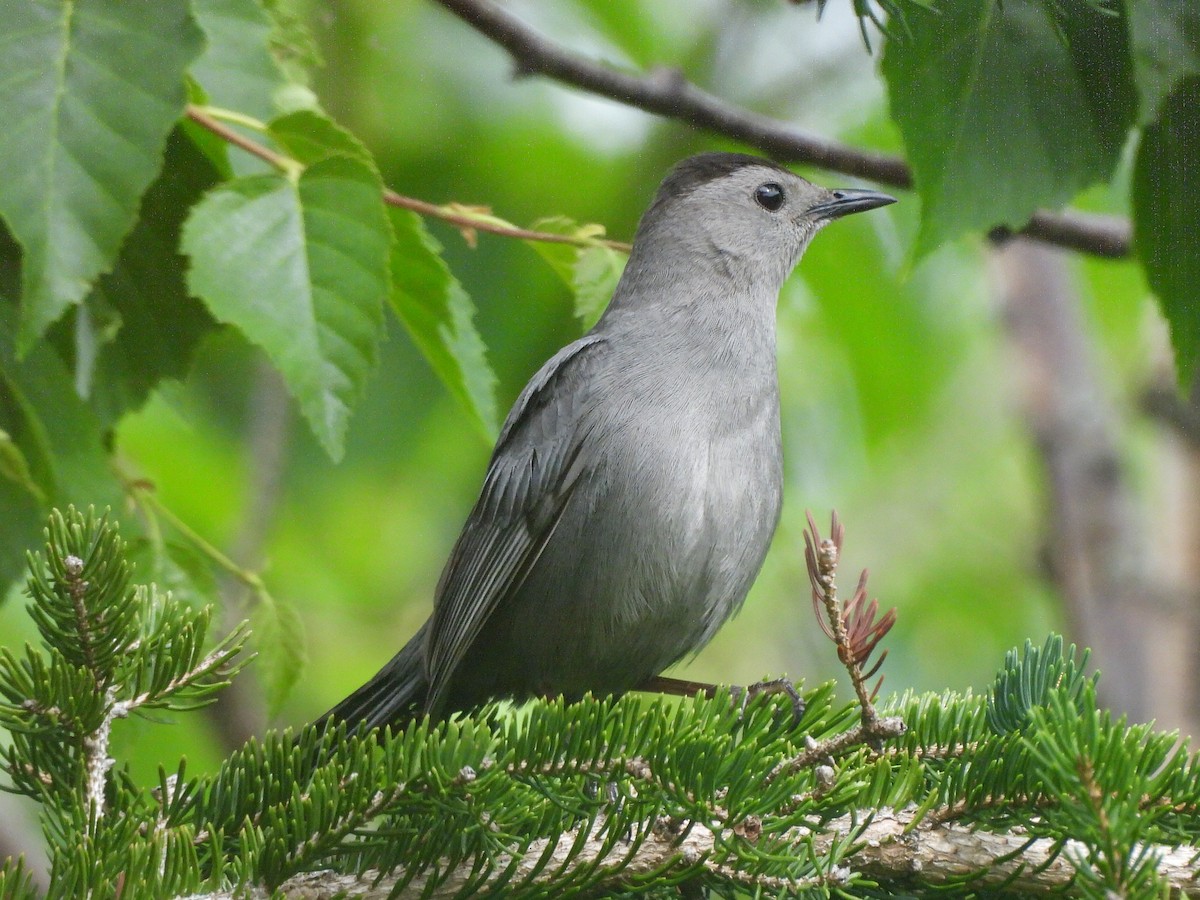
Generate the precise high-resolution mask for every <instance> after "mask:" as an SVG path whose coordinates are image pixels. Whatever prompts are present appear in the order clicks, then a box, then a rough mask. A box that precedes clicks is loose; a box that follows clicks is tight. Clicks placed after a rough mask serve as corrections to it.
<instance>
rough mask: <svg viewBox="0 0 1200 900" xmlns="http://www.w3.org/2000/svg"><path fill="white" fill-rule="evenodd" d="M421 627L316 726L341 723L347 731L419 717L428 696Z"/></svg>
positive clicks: (423, 627) (403, 721)
mask: <svg viewBox="0 0 1200 900" xmlns="http://www.w3.org/2000/svg"><path fill="white" fill-rule="evenodd" d="M425 627H426V626H422V627H421V630H420V631H418V632H417V633H416V634H415V635H413V637H412V639H411V640H409V642H408V643H407V644H405V645H404V648H403V649H402V650H401V651H400V652H399V653H397V654H396V655H395V656H393V657H392V658H391V660H390V661H389V662H388V663H387V665H385V666H384V667H383V668H382V669H380V670H379V671H378V672H376V673H375V675H374V676H373V677H372V678H371V680H370V681H368V682H367V683H366V684H364V685H363V686H362V687H360V688H359V689H358V690H356V691H355V692H354V693H353V694H351V695H350V696H349V697H347V698H346V699H345V700H343V701H342V702H341V703H339V704H338V705H337V706H335V707H333V709H331V710H329V712H327V713H325V715H323V716H321V717H320V718H319V719H318V720H317V723H316V724H318V725H331V724H335V723H337V722H345V723H346V726H347V728H348V729H349V730H351V731H356V730H359V729H362V730H364V731H366V730H370V729H372V728H379V727H382V726H384V725H392V726H399V725H403V724H404V723H405V722H407V721H408V720H409V719H412V718H415V717H416V716H419V715H421V713H423V712H424V710H425V699H426V697H427V696H428V694H429V682H428V681H426V680H425V665H424V646H425Z"/></svg>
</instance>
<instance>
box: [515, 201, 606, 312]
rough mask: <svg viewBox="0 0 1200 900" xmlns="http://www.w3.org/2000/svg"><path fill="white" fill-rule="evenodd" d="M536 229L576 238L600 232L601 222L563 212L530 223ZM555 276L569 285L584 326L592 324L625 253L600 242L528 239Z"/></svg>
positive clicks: (588, 236)
mask: <svg viewBox="0 0 1200 900" xmlns="http://www.w3.org/2000/svg"><path fill="white" fill-rule="evenodd" d="M533 227H534V228H535V229H536V230H538V231H547V232H549V233H551V234H564V235H571V236H572V237H577V238H600V237H603V236H604V226H602V225H595V224H589V225H580V224H579V223H578V222H576V221H574V220H573V219H570V218H568V217H566V216H551V217H549V218H546V219H539V220H538V221H537V222H535V223H534V224H533ZM527 243H528V244H529V246H530V247H532V248H533V249H534V250H535V251H537V254H538V255H539V256H540V257H542V259H544V260H545V261H546V262H547V264H548V265H549V266H550V268H551V269H553V270H554V272H555V273H556V274H557V275H558V277H559V278H561V279H562V280H563V282H564V283H565V284H566V285H567V287H569V288H570V289H571V293H572V295H573V296H574V298H575V315H576V316H577V317H578V318H579V320H580V321H581V322H582V323H583V328H584V330H587V329H588V328H591V327H592V326H593V325H594V324H596V320H597V319H599V318H600V315H601V313H603V312H604V309H605V307H606V306H607V305H608V301H609V300H610V299H611V298H612V294H613V291H614V290H616V287H617V282H618V281H620V280H621V273H622V272H624V271H625V263H626V261H627V260H628V257H627V256H626V255H625V254H624V253H621V252H619V251H617V250H613V249H611V248H609V247H604V246H599V245H597V246H591V247H586V246H585V247H580V246H576V245H574V244H559V243H553V242H550V241H528V242H527Z"/></svg>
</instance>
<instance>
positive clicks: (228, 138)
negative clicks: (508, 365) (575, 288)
mask: <svg viewBox="0 0 1200 900" xmlns="http://www.w3.org/2000/svg"><path fill="white" fill-rule="evenodd" d="M187 117H188V118H189V119H191V120H192V121H193V122H195V123H196V124H197V125H199V126H201V127H202V128H205V129H207V130H208V131H211V132H212V133H213V134H215V135H216V136H217V137H219V138H221V140H223V141H225V142H226V143H229V144H233V145H234V146H235V147H238V148H239V149H241V150H245V151H246V152H247V153H249V154H250V155H251V156H256V157H258V158H259V159H261V160H263V162H265V163H267V164H269V165H270V166H272V167H274V168H276V169H279V170H280V171H281V172H285V173H294V172H296V171H298V170H299V169H301V168H302V166H301V165H300V163H299V162H297V161H296V160H294V159H292V158H291V157H290V156H285V155H283V154H282V153H278V152H276V151H275V150H272V149H271V148H270V147H267V146H266V145H265V144H260V143H259V142H258V141H255V140H253V139H251V138H248V137H246V136H245V135H243V134H242V133H241V132H238V131H236V130H234V129H233V128H230V127H229V126H228V125H226V124H225V123H224V122H221V121H219V120H218V119H216V118H214V117H213V116H212V115H210V114H209V112H207V111H206V110H203V109H201V108H200V107H198V106H192V105H189V106H188V108H187ZM383 201H384V202H385V203H387V204H388V205H389V206H396V207H399V208H401V209H408V210H411V211H413V212H415V213H418V214H420V215H422V216H429V217H432V218H435V219H441V220H442V221H443V222H449V223H450V224H451V225H453V226H455V227H456V228H458V229H459V230H460V231H461V232H462V233H463V236H464V237H465V238H466V239H467V241H468V242H470V241H471V235H472V234H473V233H474V232H476V231H486V232H488V233H489V234H496V235H500V236H501V237H508V238H516V239H517V240H522V241H539V242H541V243H546V244H571V245H573V246H576V247H608V248H610V249H612V250H620V251H622V252H628V251H629V249H630V246H629V244H626V243H624V242H623V241H612V240H608V239H606V238H596V237H581V236H578V235H573V234H553V233H551V232H548V231H535V230H533V229H530V228H519V227H518V226H516V225H512V224H510V223H508V222H505V221H503V220H501V219H498V218H496V217H495V216H493V215H491V214H490V213H487V212H485V211H483V208H482V207H471V206H463V205H461V204H457V203H450V204H444V205H440V206H439V205H438V204H436V203H430V202H429V201H427V200H418V199H417V198H416V197H406V196H404V195H403V194H398V193H396V191H393V190H392V189H391V188H387V187H385V188H384V189H383Z"/></svg>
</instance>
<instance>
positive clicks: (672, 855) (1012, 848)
mask: <svg viewBox="0 0 1200 900" xmlns="http://www.w3.org/2000/svg"><path fill="white" fill-rule="evenodd" d="M864 821H865V822H867V824H866V825H865V826H864V825H863V824H862V823H863V822H864ZM602 832H603V820H598V821H597V822H596V823H595V825H594V826H593V828H592V833H591V834H590V835H589V836H588V838H587V841H586V846H585V848H584V850H583V851H582V852H580V853H578V854H577V855H576V856H574V858H573V859H570V860H569V861H568V857H569V855H570V853H571V851H572V849H573V847H574V845H575V844H576V842H577V840H578V837H579V836H578V835H577V834H576V833H574V832H568V833H566V834H564V835H562V836H561V837H559V838H558V839H557V841H555V842H554V846H553V848H552V849H551V852H550V855H549V860H550V861H549V863H548V864H543V860H544V859H545V858H546V853H547V849H548V844H549V842H548V841H545V840H542V841H536V842H534V843H533V844H532V845H530V847H529V849H528V851H527V852H526V853H525V854H524V856H523V858H522V860H521V861H520V863H519V864H518V867H517V871H518V876H517V878H516V879H514V881H515V883H520V884H523V885H526V886H529V887H534V888H536V887H537V886H538V885H542V886H544V887H546V888H551V887H552V886H553V885H554V884H555V883H556V880H557V879H562V878H563V877H564V876H565V875H566V874H569V871H570V870H571V868H574V867H583V866H592V865H597V864H598V865H601V866H603V865H605V864H609V863H613V862H615V861H617V860H618V859H621V858H623V854H624V850H623V849H622V848H620V847H617V848H614V849H612V850H610V851H609V853H608V854H607V855H602V854H601V847H602V844H603V840H602V838H601V837H600V835H601V834H602ZM719 837H720V835H719V832H714V831H713V830H712V829H710V828H708V827H707V826H705V825H703V824H699V823H696V824H693V825H692V826H691V827H690V828H688V829H687V831H686V833H685V834H683V835H677V834H675V833H674V829H672V828H671V827H669V825H668V824H667V823H660V824H659V826H657V827H655V828H654V830H653V833H652V834H651V835H650V836H649V837H648V838H647V839H646V840H645V841H644V842H643V843H642V845H641V847H640V848H639V850H638V853H637V854H636V855H635V856H634V857H633V858H632V859H631V860H630V861H629V862H628V864H627V865H626V866H625V867H624V868H623V869H621V871H620V872H619V873H616V874H614V876H613V878H612V879H611V881H606V882H604V883H603V884H602V885H601V886H600V890H604V889H607V890H610V891H614V892H615V891H618V890H619V889H620V888H621V886H622V885H624V884H626V883H627V882H628V881H629V880H632V879H634V878H636V877H637V876H639V875H645V874H647V873H650V872H655V871H665V870H670V869H671V868H677V869H685V868H689V867H696V868H702V869H704V870H705V871H707V872H710V873H711V874H713V875H717V876H720V877H723V878H726V879H728V881H729V882H730V883H734V884H738V885H742V886H745V887H747V888H749V889H751V890H753V889H755V888H761V889H762V890H764V891H766V892H770V893H776V894H778V893H783V894H795V893H799V892H800V891H802V890H805V889H813V888H820V887H838V886H840V885H842V884H846V883H848V881H849V876H850V873H851V872H852V871H856V872H860V873H862V874H864V875H867V876H869V877H871V878H875V879H879V880H880V881H883V882H888V883H897V882H902V881H904V880H906V879H907V878H909V877H911V876H913V875H916V874H920V876H921V877H922V879H923V880H925V881H926V882H931V883H943V884H945V883H951V882H954V881H955V880H962V879H968V878H970V879H971V882H970V883H971V884H972V886H974V887H977V888H978V889H980V890H986V889H988V888H993V889H1003V890H1005V891H1007V892H1010V893H1012V894H1018V895H1019V894H1022V893H1027V894H1028V893H1037V894H1048V893H1052V892H1060V891H1064V890H1067V891H1069V890H1070V889H1071V888H1072V887H1073V886H1074V885H1075V884H1076V882H1077V879H1078V878H1079V874H1080V862H1081V861H1083V860H1086V859H1087V848H1086V846H1085V845H1084V844H1083V843H1082V842H1080V841H1075V840H1066V841H1059V840H1053V839H1050V838H1032V839H1031V838H1030V837H1029V836H1028V835H1026V834H1024V833H1021V832H1020V831H1016V832H1013V833H1008V834H1002V833H998V832H995V831H989V830H984V829H979V828H976V827H973V826H969V825H965V824H959V823H944V822H939V823H930V822H928V821H924V820H922V819H921V812H920V810H919V809H918V808H917V807H916V806H908V807H905V808H904V809H899V810H893V809H888V808H883V809H879V810H859V811H857V812H855V813H853V814H850V815H845V816H840V817H838V818H837V819H835V820H833V821H832V822H829V823H828V824H827V825H825V826H823V827H822V829H821V830H820V831H819V832H811V831H809V830H807V829H805V828H803V827H799V828H796V829H795V830H794V831H793V832H792V834H791V835H790V837H791V839H792V840H793V842H794V843H795V844H796V845H800V844H808V843H810V842H811V845H812V847H813V849H814V850H815V851H816V852H818V853H823V852H829V850H830V849H831V848H832V847H833V846H834V845H835V844H839V843H840V844H844V843H846V842H849V841H853V842H854V843H855V844H856V845H857V847H858V849H857V850H856V852H855V853H854V854H853V855H852V856H850V857H848V858H846V859H845V862H844V864H843V865H841V866H838V867H835V868H834V869H833V870H832V871H831V872H829V873H828V874H826V875H825V876H823V877H816V878H807V879H796V880H794V881H789V880H787V879H783V878H779V877H776V876H771V877H766V878H756V877H755V876H754V875H753V874H751V873H748V872H746V871H740V870H733V869H730V868H729V867H728V866H726V865H724V864H719V863H714V862H712V859H713V855H714V850H715V848H716V846H717V844H718V838H719ZM725 837H728V835H726V836H725ZM1140 849H1144V850H1146V851H1148V852H1149V853H1151V854H1153V855H1154V856H1155V857H1156V858H1157V865H1156V869H1157V873H1158V876H1159V878H1161V879H1162V881H1163V882H1165V883H1166V884H1167V885H1168V886H1169V888H1170V890H1171V892H1172V894H1173V895H1175V896H1190V895H1193V894H1194V892H1195V886H1196V884H1197V882H1200V864H1198V863H1197V860H1196V852H1195V849H1194V848H1186V847H1170V846H1164V845H1156V846H1147V847H1144V848H1140ZM506 862H507V861H503V862H502V863H501V864H499V865H498V866H497V868H503V867H504V865H503V864H504V863H506ZM538 866H541V871H540V872H539V873H537V874H534V872H535V868H536V867H538ZM475 875H476V872H475V871H474V868H473V865H472V864H471V863H464V864H462V865H460V866H458V867H457V868H456V869H455V870H454V871H452V872H450V873H449V877H447V878H446V879H445V880H444V881H441V883H440V884H437V885H436V886H430V885H429V883H428V881H427V879H426V878H424V877H423V876H418V877H417V878H415V879H414V880H413V881H412V882H410V883H409V884H408V886H407V887H406V888H404V889H403V890H402V892H401V893H400V894H398V895H395V896H398V897H401V898H407V897H421V896H424V897H429V898H442V897H454V896H457V895H458V894H459V893H460V892H461V891H462V890H463V888H464V887H465V886H466V885H468V884H471V883H472V878H473V876H475ZM521 875H526V876H529V878H530V881H528V882H525V881H523V880H522V879H521V877H520V876H521ZM403 877H404V873H401V872H394V873H390V874H387V875H384V876H383V877H382V878H381V877H380V874H379V872H377V871H367V872H364V873H363V874H362V875H361V876H356V875H352V874H342V873H338V872H333V871H329V870H323V871H316V872H306V873H304V874H302V875H297V876H295V877H293V878H290V879H288V880H287V881H285V882H284V883H283V884H282V885H280V887H279V890H280V892H281V893H282V895H283V896H285V897H287V898H291V900H331V898H333V897H335V896H345V897H347V898H360V900H383V898H387V897H390V896H393V895H392V893H391V892H392V890H393V889H394V888H395V887H396V886H397V885H398V884H399V883H400V881H401V880H402V879H403ZM439 880H441V879H440V878H439ZM426 890H428V891H429V892H428V893H425V891H426ZM269 896H270V893H269V892H268V891H266V890H261V889H260V890H256V891H252V892H250V893H248V894H243V893H233V892H215V893H209V894H192V895H188V897H186V898H181V900H235V898H240V897H247V898H250V900H266V898H267V897H269Z"/></svg>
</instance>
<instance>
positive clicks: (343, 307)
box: [183, 156, 390, 459]
mask: <svg viewBox="0 0 1200 900" xmlns="http://www.w3.org/2000/svg"><path fill="white" fill-rule="evenodd" d="M381 191H382V186H381V184H380V182H379V178H378V176H377V175H376V174H375V172H373V171H372V170H371V168H370V167H368V166H367V165H365V164H364V163H362V162H361V161H359V160H357V159H352V158H350V157H347V156H334V157H330V158H329V159H325V160H322V161H320V162H318V163H315V164H314V165H312V166H310V167H309V168H307V169H306V170H305V171H304V172H303V173H302V174H301V175H300V177H299V179H298V180H296V181H293V180H291V179H289V178H286V177H284V176H282V175H259V176H252V177H249V178H242V179H238V180H236V181H232V182H229V183H228V184H225V185H222V186H221V187H219V188H217V189H216V190H215V191H212V192H211V193H210V194H209V195H208V196H207V197H205V198H204V200H203V201H201V202H200V203H199V204H198V205H197V206H196V207H195V209H194V210H193V211H192V214H191V217H190V218H189V219H188V221H187V224H186V225H185V226H184V235H183V248H184V251H185V252H186V253H187V254H188V255H189V256H190V257H191V268H190V269H189V271H188V286H189V288H190V289H191V291H192V292H193V293H194V294H196V295H197V296H199V297H200V298H201V299H202V300H203V301H204V303H205V304H206V305H207V306H208V308H209V311H210V312H212V314H213V315H214V316H215V317H216V318H217V319H218V320H220V321H222V322H227V323H229V324H231V325H234V326H235V327H237V328H239V329H241V331H242V332H243V333H244V334H245V335H246V337H247V338H248V339H249V340H251V341H253V342H254V343H256V344H258V345H259V346H260V347H262V348H263V350H265V351H266V353H267V355H268V356H269V357H270V359H271V361H272V362H273V363H274V364H275V366H276V368H278V369H279V372H280V373H281V374H282V375H283V378H284V381H285V382H286V383H287V385H288V390H289V391H291V393H292V396H294V397H295V398H296V400H297V401H298V402H299V404H300V408H301V410H302V411H303V413H304V416H305V418H306V419H307V420H308V422H309V425H310V427H311V428H312V430H313V433H314V434H315V435H316V436H317V439H318V440H319V441H320V442H321V444H322V446H324V447H325V450H326V452H328V453H329V455H330V456H331V457H333V458H334V459H338V458H340V457H341V454H342V447H343V440H344V436H345V431H346V426H347V423H348V421H349V417H350V413H351V411H352V409H353V406H354V403H355V402H356V401H357V400H358V398H359V397H360V396H361V395H362V391H363V389H364V387H365V384H366V380H367V378H368V376H369V375H370V374H371V372H372V370H373V369H374V367H375V362H376V359H377V357H378V348H379V341H380V340H381V338H382V334H383V298H384V297H385V296H386V294H387V291H388V246H389V240H390V229H389V226H388V221H387V217H386V214H385V212H384V206H383V200H382V195H381Z"/></svg>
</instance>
